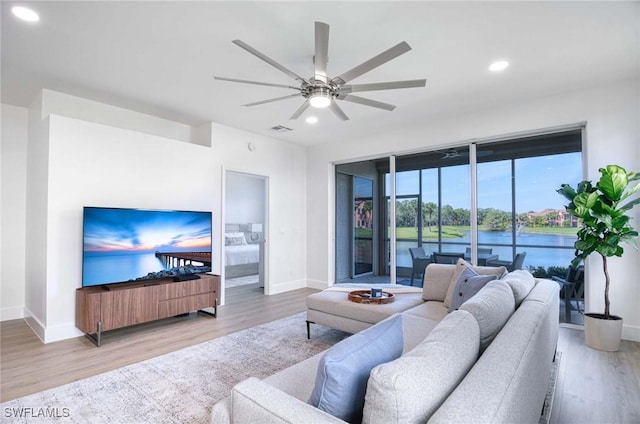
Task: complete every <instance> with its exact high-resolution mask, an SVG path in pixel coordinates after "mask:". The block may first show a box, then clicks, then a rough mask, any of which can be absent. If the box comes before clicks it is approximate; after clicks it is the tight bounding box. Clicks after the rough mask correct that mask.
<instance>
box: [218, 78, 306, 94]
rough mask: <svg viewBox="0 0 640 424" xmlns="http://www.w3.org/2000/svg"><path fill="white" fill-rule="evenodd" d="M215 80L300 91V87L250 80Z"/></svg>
mask: <svg viewBox="0 0 640 424" xmlns="http://www.w3.org/2000/svg"><path fill="white" fill-rule="evenodd" d="M213 78H215V79H217V80H220V81H231V82H241V83H243V84H255V85H266V86H267V87H281V88H292V89H294V90H298V91H300V87H294V86H292V85H285V84H273V83H270V82H260V81H249V80H243V79H237V78H226V77H213Z"/></svg>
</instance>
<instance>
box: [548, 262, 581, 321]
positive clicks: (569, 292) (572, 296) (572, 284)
mask: <svg viewBox="0 0 640 424" xmlns="http://www.w3.org/2000/svg"><path fill="white" fill-rule="evenodd" d="M551 279H552V280H553V281H555V282H557V283H558V284H560V297H563V298H564V317H565V322H571V301H572V300H573V301H575V303H576V310H577V311H578V313H581V314H582V313H583V312H584V311H583V310H582V308H581V307H580V302H581V301H584V265H580V266H578V267H576V268H573V267H571V266H569V270H568V271H567V275H566V276H565V278H561V277H558V276H555V275H554V276H552V277H551Z"/></svg>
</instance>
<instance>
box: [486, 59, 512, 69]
mask: <svg viewBox="0 0 640 424" xmlns="http://www.w3.org/2000/svg"><path fill="white" fill-rule="evenodd" d="M508 67H509V62H507V61H506V60H498V61H496V62H493V63H492V64H491V65H489V70H490V71H491V72H501V71H504V70H505V69H507V68H508Z"/></svg>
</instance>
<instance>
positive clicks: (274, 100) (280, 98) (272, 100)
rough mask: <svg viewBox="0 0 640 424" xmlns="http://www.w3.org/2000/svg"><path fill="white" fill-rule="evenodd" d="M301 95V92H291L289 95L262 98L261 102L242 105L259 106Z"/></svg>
mask: <svg viewBox="0 0 640 424" xmlns="http://www.w3.org/2000/svg"><path fill="white" fill-rule="evenodd" d="M299 96H300V94H299V93H296V94H290V95H288V96H282V97H276V98H274V99H267V100H261V101H259V102H253V103H247V104H246V105H242V106H257V105H262V104H265V103H271V102H277V101H280V100H287V99H292V98H294V97H299Z"/></svg>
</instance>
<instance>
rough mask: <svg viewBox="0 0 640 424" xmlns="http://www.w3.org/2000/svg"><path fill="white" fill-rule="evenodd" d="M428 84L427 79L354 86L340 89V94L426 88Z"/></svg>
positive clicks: (345, 86)
mask: <svg viewBox="0 0 640 424" xmlns="http://www.w3.org/2000/svg"><path fill="white" fill-rule="evenodd" d="M426 84H427V80H426V79H419V80H407V81H390V82H378V83H373V84H353V85H344V86H342V87H340V92H341V93H345V94H348V93H356V92H358V91H377V90H395V89H398V88H414V87H424V86H425V85H426Z"/></svg>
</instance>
